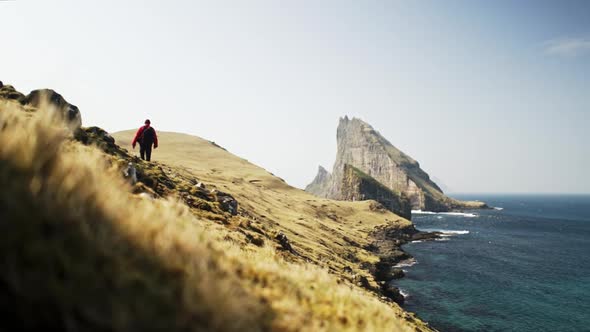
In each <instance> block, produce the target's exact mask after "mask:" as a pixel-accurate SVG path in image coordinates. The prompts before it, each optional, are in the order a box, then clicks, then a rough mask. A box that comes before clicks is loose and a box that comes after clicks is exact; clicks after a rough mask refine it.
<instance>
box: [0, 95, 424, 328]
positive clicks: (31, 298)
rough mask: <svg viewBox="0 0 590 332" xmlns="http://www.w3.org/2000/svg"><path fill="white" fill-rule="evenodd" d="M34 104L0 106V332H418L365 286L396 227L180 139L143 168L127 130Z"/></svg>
mask: <svg viewBox="0 0 590 332" xmlns="http://www.w3.org/2000/svg"><path fill="white" fill-rule="evenodd" d="M49 104H51V103H49ZM49 106H50V105H45V106H43V104H40V106H37V107H33V106H27V105H26V104H23V102H22V100H21V99H18V98H16V99H15V98H0V181H1V183H2V184H3V190H2V191H0V228H1V229H2V232H0V308H2V310H1V311H0V330H9V329H12V330H14V329H40V328H54V329H58V330H87V331H106V330H108V331H138V330H142V331H161V330H168V331H359V330H363V331H416V330H418V331H428V330H429V328H428V327H427V325H425V324H424V323H422V322H421V321H420V320H419V319H417V318H415V317H414V316H413V315H411V314H408V313H405V312H404V311H403V310H402V309H401V308H400V307H399V306H398V305H397V304H395V303H394V302H391V301H390V300H387V299H386V298H380V297H381V296H389V297H390V298H395V292H394V290H392V289H390V287H388V286H386V285H385V284H384V283H377V282H376V279H375V278H377V279H379V280H386V279H388V278H389V277H390V276H389V275H387V274H385V275H383V272H384V271H386V269H384V268H383V265H385V266H386V267H390V266H391V264H392V263H393V262H394V261H393V260H395V259H398V258H401V257H407V256H405V254H404V253H403V252H401V251H399V244H401V243H403V242H404V241H406V240H408V239H409V237H410V236H411V235H412V234H414V233H415V230H414V229H413V226H412V224H411V223H410V222H409V221H407V220H405V219H403V218H400V217H398V216H396V215H394V214H392V213H390V212H388V211H385V210H383V209H382V208H381V207H380V206H379V205H378V204H376V203H375V202H371V201H366V202H339V201H331V200H328V199H318V198H316V197H313V196H311V195H309V194H307V193H305V192H303V191H301V190H298V189H295V188H292V187H289V186H288V185H286V184H285V183H284V182H283V181H281V180H280V179H278V178H276V177H274V176H272V175H271V174H269V173H268V172H266V171H265V170H263V169H262V168H259V167H257V166H254V165H252V164H250V163H248V162H247V161H245V160H243V159H240V158H238V157H235V156H233V155H231V154H229V153H228V152H227V151H225V150H223V149H221V148H219V147H217V146H215V145H213V144H211V143H210V142H208V141H206V140H202V139H199V138H196V137H192V136H188V135H182V134H174V133H160V141H161V143H160V148H159V149H158V150H156V151H155V152H154V159H156V160H159V162H152V163H146V162H143V161H141V160H139V159H138V158H137V157H134V156H132V155H130V154H129V153H128V152H127V151H126V150H125V149H123V148H121V146H125V145H126V144H127V143H126V140H127V141H128V139H129V137H130V136H131V133H130V132H123V133H118V134H117V135H115V138H116V140H115V139H113V138H112V137H111V136H110V135H108V134H107V133H106V132H104V131H103V130H101V129H100V128H96V127H90V128H81V129H76V128H75V126H70V125H69V124H68V123H64V120H67V119H68V118H67V117H63V116H61V111H60V109H59V108H57V109H56V108H52V107H49ZM56 111H57V112H56ZM66 111H69V109H68V110H66ZM64 114H68V113H64ZM74 120H76V119H74ZM72 130H74V131H73V132H72ZM117 143H118V144H119V145H117ZM120 145H121V146H120ZM128 163H131V164H132V166H133V167H134V168H135V169H136V170H137V178H138V180H139V182H138V183H136V184H134V185H132V184H130V183H129V181H130V180H129V179H128V178H127V179H126V178H124V177H123V172H122V171H123V170H124V169H125V167H126V166H127V164H128ZM203 183H204V185H203ZM380 230H383V231H380ZM383 243H384V244H386V245H387V246H389V247H390V249H391V250H390V251H388V252H384V251H380V250H379V245H380V244H383ZM392 259H393V260H392Z"/></svg>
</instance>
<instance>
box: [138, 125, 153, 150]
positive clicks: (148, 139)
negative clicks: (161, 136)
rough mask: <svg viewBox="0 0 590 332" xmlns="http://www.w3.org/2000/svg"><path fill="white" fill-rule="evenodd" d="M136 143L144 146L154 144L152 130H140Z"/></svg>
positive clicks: (150, 128)
mask: <svg viewBox="0 0 590 332" xmlns="http://www.w3.org/2000/svg"><path fill="white" fill-rule="evenodd" d="M137 141H138V142H139V144H141V145H145V144H146V143H148V144H152V143H153V142H154V128H152V127H151V126H150V127H149V128H147V129H144V130H142V131H141V135H140V136H139V138H138V139H137Z"/></svg>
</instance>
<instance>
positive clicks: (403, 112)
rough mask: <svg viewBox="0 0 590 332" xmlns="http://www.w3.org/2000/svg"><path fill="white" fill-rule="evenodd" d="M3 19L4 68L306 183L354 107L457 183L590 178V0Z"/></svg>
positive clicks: (56, 1)
mask: <svg viewBox="0 0 590 332" xmlns="http://www.w3.org/2000/svg"><path fill="white" fill-rule="evenodd" d="M0 22H1V25H2V31H3V33H2V42H1V45H2V52H0V80H2V81H3V82H5V83H6V84H13V85H15V86H16V88H17V89H19V90H21V91H23V92H28V91H30V90H32V89H36V88H44V87H49V88H53V89H55V90H56V91H58V92H60V93H62V94H63V95H64V96H65V97H66V99H68V100H69V101H70V102H71V103H73V104H76V105H78V106H79V107H80V110H81V112H82V116H83V121H84V125H98V126H101V127H103V128H105V129H107V130H109V131H117V130H122V129H129V128H136V127H138V126H139V125H141V124H142V122H143V120H144V119H145V118H148V117H149V118H150V119H151V120H152V123H153V125H154V126H155V128H156V129H160V130H168V131H178V132H186V133H191V134H195V135H198V136H201V137H204V138H207V139H210V140H214V141H216V142H217V143H219V144H220V145H222V146H224V147H226V148H227V149H228V150H229V151H231V152H232V153H235V154H237V155H239V156H241V157H244V158H246V159H248V160H250V161H251V162H254V163H256V164H258V165H260V166H262V167H264V168H266V169H268V170H269V171H271V172H273V173H274V174H276V175H278V176H281V177H283V178H284V179H285V180H286V181H287V182H289V183H290V184H292V185H295V186H298V187H303V186H305V185H306V184H307V183H308V182H310V181H311V180H312V178H313V177H314V175H315V172H316V170H317V165H318V164H321V165H323V166H325V167H326V168H328V169H331V167H332V164H333V161H334V157H335V155H336V139H335V136H336V126H337V124H338V118H339V117H340V116H344V115H348V116H356V117H360V118H362V119H364V120H365V121H367V122H369V123H370V124H372V125H373V126H374V127H375V129H377V130H379V131H380V132H381V133H382V134H383V135H384V136H385V137H386V138H388V139H389V140H390V141H391V142H392V143H393V144H395V145H396V146H397V147H399V148H400V149H402V150H403V151H405V152H406V153H408V154H409V155H411V156H412V157H414V158H415V159H417V160H418V161H419V162H420V163H421V165H422V166H423V168H424V169H425V170H426V171H427V172H429V173H430V174H431V175H432V176H434V177H436V178H438V179H440V180H441V181H442V182H443V183H444V185H446V186H448V187H449V188H451V189H452V191H457V192H586V193H588V192H590V177H589V176H588V175H587V174H588V170H589V169H590V147H589V146H588V144H589V143H590V109H589V108H590V91H589V87H590V84H589V83H590V2H588V1H579V2H577V1H550V2H546V1H510V2H509V1H207V2H201V1H161V0H159V1H143V0H142V1H80V0H77V1H73V0H71V1H66V0H38V1H35V0H16V1H6V2H4V1H0ZM161 148H162V149H165V148H166V145H165V142H162V143H161ZM154 157H155V159H157V151H156V154H155V155H154Z"/></svg>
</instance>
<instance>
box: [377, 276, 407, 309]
mask: <svg viewBox="0 0 590 332" xmlns="http://www.w3.org/2000/svg"><path fill="white" fill-rule="evenodd" d="M381 291H382V293H383V295H385V296H386V297H388V298H390V299H391V300H393V301H394V302H395V303H397V304H399V305H402V304H404V301H405V298H404V296H403V295H402V293H401V292H400V290H399V288H397V287H395V286H394V285H392V284H391V283H389V282H388V283H385V284H383V285H382V286H381Z"/></svg>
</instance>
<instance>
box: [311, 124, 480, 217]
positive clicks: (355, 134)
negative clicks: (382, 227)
mask: <svg viewBox="0 0 590 332" xmlns="http://www.w3.org/2000/svg"><path fill="white" fill-rule="evenodd" d="M337 146H338V152H337V154H336V162H335V163H334V168H333V170H332V174H330V173H328V172H327V171H326V170H325V169H324V168H323V167H321V166H320V168H319V171H318V175H317V176H316V178H315V179H314V180H313V182H312V183H310V184H309V185H308V186H307V187H306V188H305V190H306V191H308V192H310V193H312V194H314V195H317V196H320V197H326V198H331V199H337V200H368V199H373V200H376V201H377V202H379V203H381V204H382V205H383V206H384V207H385V208H387V209H389V210H390V211H392V212H394V213H396V214H398V215H400V216H402V217H404V218H407V219H409V218H410V217H411V210H427V211H434V212H446V211H452V210H460V209H479V208H487V205H486V204H485V203H483V202H464V201H459V200H456V199H453V198H450V197H448V196H446V195H445V194H444V193H443V191H442V190H441V189H440V187H439V186H438V185H437V184H436V183H434V182H433V181H432V180H431V179H430V176H429V175H428V174H427V173H426V172H424V171H423V170H422V169H421V168H420V164H419V163H418V162H417V161H416V160H414V159H412V158H411V157H410V156H408V155H407V154H405V153H403V152H402V151H400V150H399V149H397V148H396V147H395V146H393V144H391V143H390V142H389V141H388V140H387V139H385V138H384V137H383V136H382V135H381V134H380V133H379V132H377V131H376V130H375V129H373V127H371V126H370V125H369V124H367V123H365V122H363V121H362V120H360V119H357V118H353V119H349V118H348V117H346V116H345V117H344V118H340V123H339V125H338V130H337Z"/></svg>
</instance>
